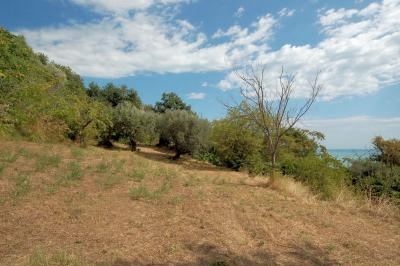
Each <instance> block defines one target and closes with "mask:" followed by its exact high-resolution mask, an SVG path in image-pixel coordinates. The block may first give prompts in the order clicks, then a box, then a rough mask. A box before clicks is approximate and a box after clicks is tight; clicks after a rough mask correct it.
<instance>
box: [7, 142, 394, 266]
mask: <svg viewBox="0 0 400 266" xmlns="http://www.w3.org/2000/svg"><path fill="white" fill-rule="evenodd" d="M167 157H168V155H167V154H165V153H163V152H161V151H159V150H155V149H153V148H142V150H141V152H139V153H135V154H134V153H131V152H129V151H125V150H123V149H119V150H112V151H110V150H103V149H100V148H94V147H89V148H87V149H80V148H76V147H73V146H67V145H40V144H33V143H26V142H18V143H16V142H3V143H1V144H0V235H1V237H0V265H26V264H27V263H28V262H29V263H30V264H28V265H43V264H44V262H45V261H47V262H46V263H49V261H50V262H53V264H46V265H59V264H62V263H66V262H69V263H70V264H63V265H149V264H152V265H164V264H166V265H282V264H283V265H305V264H306V265H321V264H324V265H330V264H332V265H337V264H346V265H349V264H350V265H351V264H353V265H356V264H357V265H360V264H363V265H399V264H400V220H399V216H398V213H397V214H396V213H394V214H392V213H388V211H387V210H385V209H383V210H381V211H380V212H376V211H374V212H372V211H371V209H369V208H366V207H357V206H356V205H349V204H339V203H333V202H321V201H318V200H315V199H313V198H312V197H311V196H309V195H308V194H307V192H306V191H305V190H304V189H303V188H302V187H301V186H299V185H298V184H297V185H296V184H293V183H290V182H289V183H287V184H286V185H288V184H289V185H290V187H291V188H292V189H288V187H287V186H285V187H283V186H282V184H281V185H279V184H277V185H275V186H274V188H275V189H272V188H271V186H270V187H265V186H263V185H264V184H266V182H262V181H257V180H250V179H249V178H248V177H247V176H246V175H245V174H243V173H236V172H231V171H228V170H225V169H218V168H215V167H213V166H209V165H207V164H203V163H199V162H195V161H192V160H184V161H182V162H180V163H176V162H172V161H170V160H168V159H167ZM32 254H33V255H32Z"/></svg>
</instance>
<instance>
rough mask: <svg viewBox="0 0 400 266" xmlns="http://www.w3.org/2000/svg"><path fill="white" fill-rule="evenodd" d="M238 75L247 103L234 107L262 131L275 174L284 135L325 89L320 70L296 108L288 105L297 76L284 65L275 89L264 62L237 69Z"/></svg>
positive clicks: (242, 93)
mask: <svg viewBox="0 0 400 266" xmlns="http://www.w3.org/2000/svg"><path fill="white" fill-rule="evenodd" d="M235 74H236V76H237V77H238V78H239V79H240V81H241V88H240V93H241V95H242V97H243V99H244V102H243V103H242V104H240V105H237V106H235V107H234V108H236V109H239V111H240V113H241V114H242V115H243V117H246V118H247V119H250V120H251V121H252V122H253V123H254V124H255V125H256V126H257V128H259V129H260V130H261V131H262V133H263V137H264V141H265V143H266V146H267V147H266V148H267V151H268V153H269V155H270V160H271V166H272V174H273V172H274V170H275V167H276V160H277V153H278V150H279V144H280V142H281V139H282V137H283V136H284V135H285V134H286V133H287V132H288V131H289V130H290V129H291V128H293V127H294V126H295V125H296V123H297V122H298V121H299V120H300V119H301V118H302V117H303V116H304V115H305V114H306V113H307V111H308V110H309V109H310V107H311V105H312V104H313V103H314V101H315V99H316V98H317V96H318V94H319V93H320V91H321V89H322V86H321V85H320V84H319V81H318V77H319V72H318V73H317V74H316V75H315V77H314V79H313V80H312V81H309V86H310V89H311V90H310V94H309V96H308V97H307V98H306V99H305V101H304V102H302V104H301V105H300V106H297V107H293V106H291V105H289V101H290V99H291V98H292V94H293V92H294V90H295V86H294V85H295V75H291V74H286V73H285V71H284V68H283V67H282V70H281V73H280V75H279V78H278V84H277V86H275V88H273V87H271V86H268V85H267V84H266V83H265V75H266V66H265V65H262V64H257V65H250V66H247V67H245V68H244V69H236V70H235ZM231 108H232V107H231Z"/></svg>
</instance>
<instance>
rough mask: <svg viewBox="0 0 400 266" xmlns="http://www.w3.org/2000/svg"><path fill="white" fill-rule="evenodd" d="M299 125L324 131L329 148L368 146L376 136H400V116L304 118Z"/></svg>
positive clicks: (325, 143)
mask: <svg viewBox="0 0 400 266" xmlns="http://www.w3.org/2000/svg"><path fill="white" fill-rule="evenodd" d="M299 126H300V127H304V128H307V129H311V130H318V131H320V132H322V133H324V134H325V137H326V138H325V139H326V141H325V142H324V145H326V146H327V147H328V148H343V149H349V148H368V147H369V146H370V143H371V140H372V138H374V137H375V136H383V137H384V138H398V137H399V132H400V117H391V118H381V117H370V116H356V117H347V118H334V119H312V120H304V121H303V122H302V123H301V124H299ZM366 143H368V146H366Z"/></svg>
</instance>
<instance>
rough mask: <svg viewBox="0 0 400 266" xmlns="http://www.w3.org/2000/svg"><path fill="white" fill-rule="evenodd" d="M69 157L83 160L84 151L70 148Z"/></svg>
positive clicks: (78, 148) (74, 147)
mask: <svg viewBox="0 0 400 266" xmlns="http://www.w3.org/2000/svg"><path fill="white" fill-rule="evenodd" d="M71 155H72V157H74V158H75V159H83V158H85V150H84V149H83V148H80V147H76V146H72V147H71Z"/></svg>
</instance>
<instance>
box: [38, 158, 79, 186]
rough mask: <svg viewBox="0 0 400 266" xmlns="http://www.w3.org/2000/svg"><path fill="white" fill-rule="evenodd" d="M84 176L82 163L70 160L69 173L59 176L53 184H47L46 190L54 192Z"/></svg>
mask: <svg viewBox="0 0 400 266" xmlns="http://www.w3.org/2000/svg"><path fill="white" fill-rule="evenodd" d="M82 176H83V172H82V168H81V165H80V164H79V163H78V162H70V163H69V164H68V165H67V173H66V174H64V175H61V176H59V177H58V178H57V179H56V181H55V182H54V183H53V184H50V185H47V186H46V187H45V191H46V192H47V193H54V192H56V191H57V190H58V188H59V187H60V186H68V185H70V184H71V182H73V181H77V180H80V179H81V178H82Z"/></svg>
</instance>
